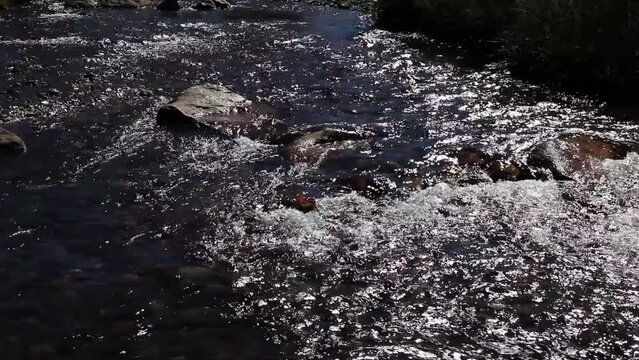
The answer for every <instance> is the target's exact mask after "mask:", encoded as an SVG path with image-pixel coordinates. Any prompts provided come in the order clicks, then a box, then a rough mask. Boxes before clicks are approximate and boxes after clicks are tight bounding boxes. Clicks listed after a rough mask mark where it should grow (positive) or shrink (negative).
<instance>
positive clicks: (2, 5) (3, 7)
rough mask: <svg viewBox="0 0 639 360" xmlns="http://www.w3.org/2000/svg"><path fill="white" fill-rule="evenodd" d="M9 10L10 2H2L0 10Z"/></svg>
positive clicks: (2, 0)
mask: <svg viewBox="0 0 639 360" xmlns="http://www.w3.org/2000/svg"><path fill="white" fill-rule="evenodd" d="M8 8H9V0H0V9H5V10H6V9H8Z"/></svg>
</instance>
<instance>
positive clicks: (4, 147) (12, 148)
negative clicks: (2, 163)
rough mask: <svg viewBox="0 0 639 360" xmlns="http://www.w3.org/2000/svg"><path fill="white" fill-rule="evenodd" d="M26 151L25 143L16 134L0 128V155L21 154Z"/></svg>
mask: <svg viewBox="0 0 639 360" xmlns="http://www.w3.org/2000/svg"><path fill="white" fill-rule="evenodd" d="M26 151H27V145H26V144H25V143H24V141H23V140H22V139H21V138H20V137H19V136H18V135H16V134H14V133H12V132H10V131H8V130H5V129H3V128H0V155H2V154H21V153H24V152H26Z"/></svg>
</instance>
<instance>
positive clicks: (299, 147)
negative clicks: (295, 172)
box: [286, 128, 370, 164]
mask: <svg viewBox="0 0 639 360" xmlns="http://www.w3.org/2000/svg"><path fill="white" fill-rule="evenodd" d="M368 137H370V135H369V134H366V133H361V132H357V131H349V130H341V129H333V128H323V129H320V130H316V131H312V132H309V133H306V134H304V135H300V136H298V137H296V138H295V139H294V140H292V141H290V142H289V144H288V145H287V146H286V156H287V158H288V159H289V160H290V161H291V162H293V163H296V164H298V163H319V162H321V161H322V160H323V159H324V158H325V157H326V156H327V155H329V153H331V152H339V151H340V150H347V149H349V148H354V147H356V144H355V143H356V142H358V141H362V140H364V139H366V138H368Z"/></svg>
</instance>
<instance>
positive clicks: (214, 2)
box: [193, 0, 233, 10]
mask: <svg viewBox="0 0 639 360" xmlns="http://www.w3.org/2000/svg"><path fill="white" fill-rule="evenodd" d="M231 7H233V5H231V3H230V2H228V1H225V0H204V1H200V2H198V3H197V4H195V5H193V9H195V10H215V9H221V10H226V9H230V8H231Z"/></svg>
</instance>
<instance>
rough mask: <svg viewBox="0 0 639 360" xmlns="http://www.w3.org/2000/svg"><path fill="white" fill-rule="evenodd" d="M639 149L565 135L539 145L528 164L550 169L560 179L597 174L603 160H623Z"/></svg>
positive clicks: (598, 139)
mask: <svg viewBox="0 0 639 360" xmlns="http://www.w3.org/2000/svg"><path fill="white" fill-rule="evenodd" d="M636 150H637V146H636V145H635V146H633V145H630V144H625V143H621V142H617V141H613V140H610V139H604V138H601V137H596V136H589V135H565V136H561V137H559V138H557V139H553V140H548V141H546V142H543V143H541V144H539V145H537V146H536V147H535V148H534V149H533V150H532V152H531V153H530V155H529V157H528V165H530V166H533V167H538V168H542V169H547V170H549V171H550V172H551V173H552V175H553V177H554V178H555V179H557V180H574V179H575V178H576V177H583V176H592V175H595V174H596V172H597V170H596V167H597V165H598V163H600V162H601V161H603V160H621V159H624V158H625V157H626V156H627V155H628V153H629V152H632V151H636Z"/></svg>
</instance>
